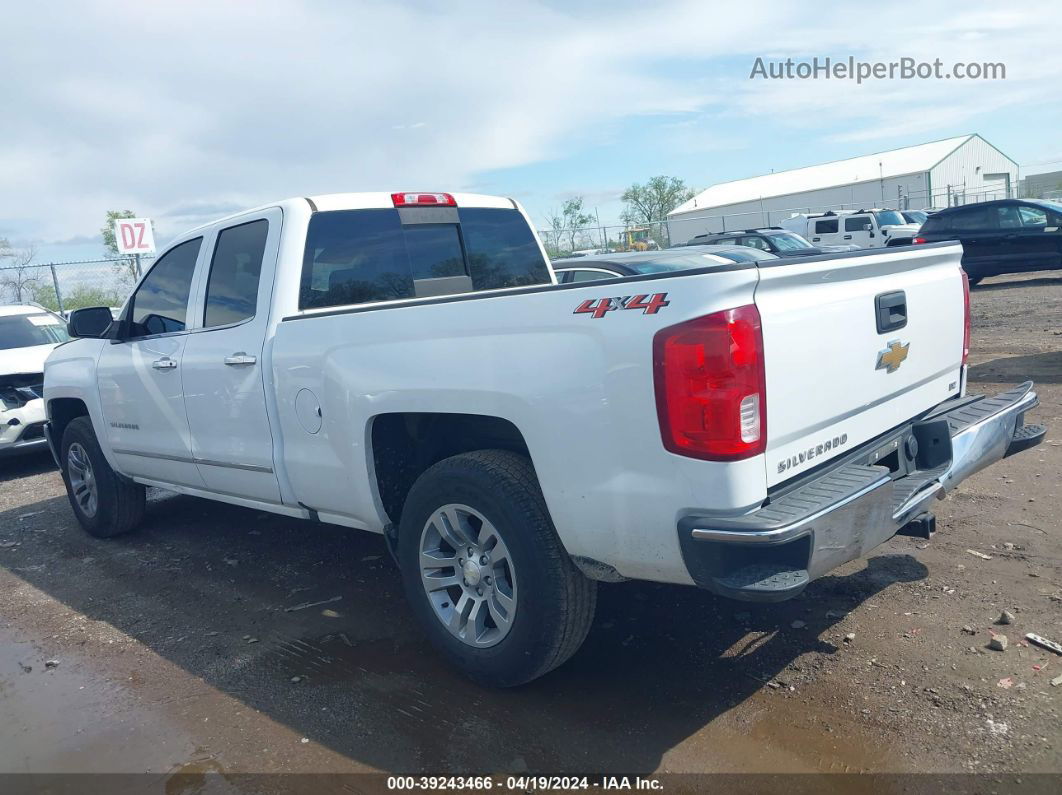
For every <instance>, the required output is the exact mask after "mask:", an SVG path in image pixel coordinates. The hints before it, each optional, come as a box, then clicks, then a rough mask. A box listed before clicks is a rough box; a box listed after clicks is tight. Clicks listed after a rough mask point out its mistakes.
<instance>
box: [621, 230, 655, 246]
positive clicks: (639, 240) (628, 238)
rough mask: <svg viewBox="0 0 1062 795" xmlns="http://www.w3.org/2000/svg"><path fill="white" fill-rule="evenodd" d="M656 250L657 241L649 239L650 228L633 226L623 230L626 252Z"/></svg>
mask: <svg viewBox="0 0 1062 795" xmlns="http://www.w3.org/2000/svg"><path fill="white" fill-rule="evenodd" d="M650 248H656V241H654V240H653V239H652V238H650V237H649V227H647V226H633V227H631V228H630V229H624V230H623V250H624V251H648V250H649V249H650Z"/></svg>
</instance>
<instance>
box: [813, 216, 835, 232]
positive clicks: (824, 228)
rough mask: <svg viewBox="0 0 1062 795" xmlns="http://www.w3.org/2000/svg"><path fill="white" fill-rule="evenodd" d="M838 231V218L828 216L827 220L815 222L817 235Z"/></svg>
mask: <svg viewBox="0 0 1062 795" xmlns="http://www.w3.org/2000/svg"><path fill="white" fill-rule="evenodd" d="M836 231H837V219H836V218H827V219H826V220H825V221H816V222H815V234H816V235H830V234H833V233H834V232H836Z"/></svg>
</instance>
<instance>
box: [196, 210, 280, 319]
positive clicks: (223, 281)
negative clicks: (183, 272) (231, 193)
mask: <svg viewBox="0 0 1062 795" xmlns="http://www.w3.org/2000/svg"><path fill="white" fill-rule="evenodd" d="M268 234H269V222H268V221H267V220H265V219H264V218H263V219H262V220H260V221H251V222H250V223H247V224H240V225H239V226H230V227H229V228H228V229H222V230H221V231H220V232H218V241H217V244H216V245H215V246H214V257H213V259H212V260H211V261H210V277H209V279H208V280H207V291H206V310H205V311H204V313H203V326H204V327H207V328H209V327H211V326H226V325H229V324H230V323H239V322H240V321H243V320H247V319H249V318H252V317H254V313H255V308H256V307H257V306H258V282H259V277H260V276H261V274H262V257H263V255H264V254H265V245H266V236H267V235H268Z"/></svg>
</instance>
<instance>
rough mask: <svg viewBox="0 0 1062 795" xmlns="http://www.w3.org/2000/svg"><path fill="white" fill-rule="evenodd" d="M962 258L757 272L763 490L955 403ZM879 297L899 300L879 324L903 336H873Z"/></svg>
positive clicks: (887, 255) (950, 249)
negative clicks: (763, 376) (764, 433)
mask: <svg viewBox="0 0 1062 795" xmlns="http://www.w3.org/2000/svg"><path fill="white" fill-rule="evenodd" d="M961 257H962V249H961V247H959V246H958V245H954V244H949V245H943V246H940V247H933V248H930V249H926V248H921V247H919V248H917V249H914V248H898V249H891V250H883V251H881V252H873V253H869V252H868V253H867V254H863V253H858V254H856V255H854V256H848V257H840V258H833V259H824V260H815V261H812V262H799V261H798V262H795V263H794V262H791V261H781V262H779V263H778V264H777V265H776V264H774V263H773V262H772V264H771V265H769V266H767V267H763V266H762V265H761V267H760V269H759V274H760V280H759V284H758V286H757V288H756V299H755V300H756V305H757V307H758V309H759V312H760V316H761V322H762V327H763V346H764V362H765V367H766V377H767V382H766V385H767V388H766V392H767V395H766V401H767V455H766V466H767V485H768V486H769V487H770V486H774V485H777V484H778V483H781V482H782V481H785V480H788V479H789V478H792V477H794V476H796V475H799V474H801V473H802V472H806V471H807V470H809V469H812V468H813V467H815V466H817V465H819V464H821V463H824V462H826V461H828V460H829V459H831V458H834V457H836V456H838V455H842V454H844V453H845V452H847V451H849V450H851V449H853V448H854V447H856V446H857V445H859V444H861V443H862V442H865V441H867V440H869V439H873V438H874V437H876V436H878V435H880V434H882V433H884V432H886V431H887V430H889V429H891V428H894V427H896V426H898V425H901V424H902V423H904V422H906V421H907V420H909V419H911V418H912V417H914V416H916V415H917V414H919V413H920V412H922V411H924V410H926V409H928V408H930V407H932V406H934V405H936V404H938V403H940V402H941V401H943V400H946V399H947V398H949V397H952V396H955V395H958V394H959V390H960V373H961V367H962V347H963V333H964V311H965V310H964V301H963V286H962V276H961V271H960V268H959V262H960V259H961ZM901 293H902V295H900V294H901ZM879 296H880V297H882V298H881V302H880V303H882V304H886V305H887V304H890V303H896V302H897V301H902V308H901V306H899V305H897V306H895V307H894V308H893V309H891V310H888V309H886V311H885V314H886V316H887V317H885V318H883V320H885V321H886V322H885V326H886V328H887V327H888V326H889V325H897V326H899V324H900V321H901V318H902V317H903V316H905V317H906V322H905V323H903V325H902V326H899V327H897V328H895V329H891V330H885V331H879V321H878V304H879V300H878V299H879Z"/></svg>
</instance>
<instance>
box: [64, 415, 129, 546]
mask: <svg viewBox="0 0 1062 795" xmlns="http://www.w3.org/2000/svg"><path fill="white" fill-rule="evenodd" d="M59 460H60V462H61V471H62V474H63V482H64V483H65V484H66V495H67V497H69V499H70V507H71V508H73V509H74V515H75V516H76V517H77V520H78V522H80V523H81V526H82V527H83V528H85V531H86V532H87V533H88V534H89V535H92V536H95V537H96V538H111V537H112V536H117V535H121V534H122V533H128V532H129V531H130V530H132V529H134V528H135V527H136V526H137V525H139V524H140V522H141V520H142V519H143V518H144V505H145V493H146V489H145V488H144V487H143V486H140V485H138V484H136V483H133V482H131V481H129V480H126V479H125V478H122V477H119V476H118V474H117V473H115V471H114V470H113V469H111V466H110V464H108V463H107V459H106V458H104V456H103V451H102V450H100V444H99V442H98V441H97V440H96V432H95V431H94V430H92V421H91V420H89V418H88V417H77V418H76V419H73V420H71V421H70V424H69V425H67V426H66V431H65V432H64V433H63V441H62V444H61V445H60V456H59ZM93 492H94V493H93ZM93 496H94V498H95V499H92V498H93Z"/></svg>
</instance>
